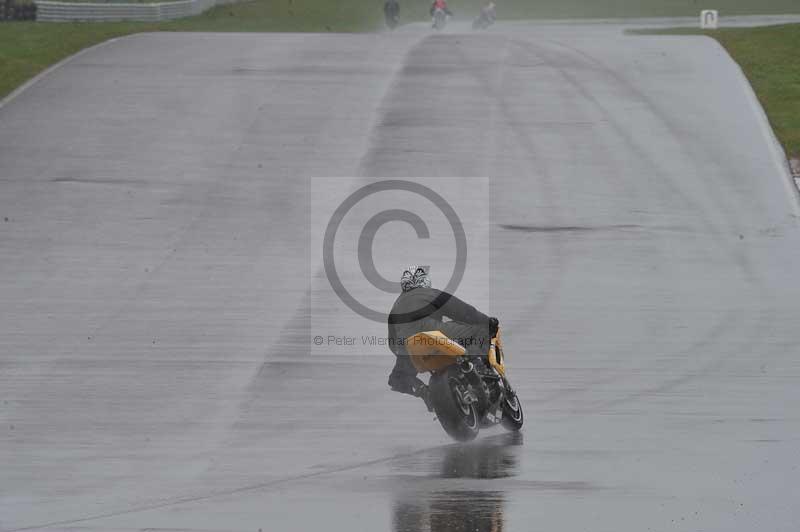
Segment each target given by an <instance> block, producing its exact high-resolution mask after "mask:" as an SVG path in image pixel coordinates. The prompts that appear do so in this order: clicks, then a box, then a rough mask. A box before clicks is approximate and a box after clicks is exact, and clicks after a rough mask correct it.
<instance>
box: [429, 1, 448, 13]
mask: <svg viewBox="0 0 800 532" xmlns="http://www.w3.org/2000/svg"><path fill="white" fill-rule="evenodd" d="M437 9H441V10H442V11H443V12H444V14H445V15H448V16H451V17H452V16H453V13H452V12H451V11H450V9H448V7H447V0H434V2H433V4H431V16H433V14H434V13H435V12H436V10H437Z"/></svg>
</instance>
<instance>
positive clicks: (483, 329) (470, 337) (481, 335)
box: [440, 321, 491, 356]
mask: <svg viewBox="0 0 800 532" xmlns="http://www.w3.org/2000/svg"><path fill="white" fill-rule="evenodd" d="M440 330H441V331H442V333H444V334H445V335H446V336H447V337H448V338H450V339H451V340H453V341H455V342H457V343H458V344H460V345H461V346H462V347H464V348H466V350H467V354H469V355H481V356H487V355H488V354H489V345H490V343H491V336H490V334H489V324H488V323H487V324H486V325H470V324H469V323H461V322H458V321H448V322H446V323H444V324H442V326H441V327H440Z"/></svg>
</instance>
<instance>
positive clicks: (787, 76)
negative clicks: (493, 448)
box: [636, 24, 800, 159]
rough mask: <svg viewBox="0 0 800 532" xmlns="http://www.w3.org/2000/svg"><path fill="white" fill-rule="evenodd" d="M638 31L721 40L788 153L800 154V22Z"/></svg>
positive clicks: (794, 156) (796, 156)
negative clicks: (799, 55) (704, 36)
mask: <svg viewBox="0 0 800 532" xmlns="http://www.w3.org/2000/svg"><path fill="white" fill-rule="evenodd" d="M636 33H647V34H650V35H652V34H661V35H707V36H709V37H712V38H714V39H716V40H717V41H719V43H720V44H722V46H724V47H725V49H726V50H727V51H728V53H729V54H730V55H731V57H733V59H734V61H736V62H737V63H738V64H739V66H741V67H742V70H743V71H744V73H745V75H746V76H747V79H748V80H750V84H751V85H752V86H753V89H754V90H755V92H756V95H757V96H758V99H759V100H760V101H761V105H762V106H763V107H764V110H765V111H766V113H767V117H768V118H769V121H770V123H771V124H772V128H773V130H774V131H775V134H776V135H777V137H778V140H780V142H781V144H783V149H784V150H785V151H786V155H787V156H788V157H789V158H790V159H792V158H800V60H799V59H798V50H800V24H786V25H782V26H767V27H760V28H722V29H719V30H714V31H702V30H692V29H670V30H655V31H647V32H636Z"/></svg>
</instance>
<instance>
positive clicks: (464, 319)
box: [388, 266, 499, 411]
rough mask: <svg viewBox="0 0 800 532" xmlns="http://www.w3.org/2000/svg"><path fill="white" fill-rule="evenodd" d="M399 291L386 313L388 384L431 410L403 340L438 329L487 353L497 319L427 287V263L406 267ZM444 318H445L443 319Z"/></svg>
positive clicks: (469, 348) (469, 350)
mask: <svg viewBox="0 0 800 532" xmlns="http://www.w3.org/2000/svg"><path fill="white" fill-rule="evenodd" d="M400 288H401V289H402V292H401V293H400V295H399V296H398V297H397V300H396V301H395V303H394V305H393V306H392V310H391V312H390V313H389V319H388V325H389V348H390V349H391V350H392V352H393V353H394V354H395V356H396V357H397V360H396V361H395V365H394V368H392V372H391V373H390V374H389V387H390V388H391V389H392V390H393V391H395V392H400V393H405V394H409V395H413V396H416V397H420V398H422V399H423V400H424V401H425V405H426V406H427V407H428V410H430V411H433V410H432V406H431V403H430V392H429V390H428V386H427V385H426V384H425V383H424V382H422V380H420V379H419V378H418V377H417V369H416V368H415V367H414V365H413V364H412V363H411V359H410V358H409V356H408V352H407V351H406V349H405V340H406V339H407V338H409V337H411V336H414V335H415V334H417V333H418V332H423V331H440V332H442V333H443V334H444V335H446V336H447V337H449V338H450V339H451V340H454V341H456V342H458V343H459V344H460V345H461V346H462V347H464V348H465V349H466V350H467V353H469V354H472V355H479V356H480V355H487V354H488V351H489V345H490V342H491V339H492V337H494V335H495V334H497V328H498V326H499V322H498V320H497V318H490V317H489V316H487V315H486V314H484V313H482V312H480V311H478V310H477V309H476V308H475V307H473V306H472V305H469V304H467V303H465V302H464V301H462V300H460V299H458V298H457V297H456V296H454V295H452V294H448V293H447V292H443V291H441V290H436V289H435V288H431V280H430V276H429V267H428V266H409V267H408V268H406V269H405V270H404V271H403V275H402V277H401V279H400ZM445 318H448V319H449V321H445Z"/></svg>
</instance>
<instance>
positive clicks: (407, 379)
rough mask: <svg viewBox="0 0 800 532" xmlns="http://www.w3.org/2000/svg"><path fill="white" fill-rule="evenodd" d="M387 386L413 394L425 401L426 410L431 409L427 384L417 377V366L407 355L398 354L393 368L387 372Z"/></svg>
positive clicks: (393, 389)
mask: <svg viewBox="0 0 800 532" xmlns="http://www.w3.org/2000/svg"><path fill="white" fill-rule="evenodd" d="M389 387H390V388H391V389H392V391H395V392H400V393H405V394H408V395H413V396H414V397H419V398H421V399H422V400H423V401H425V406H427V407H428V410H430V411H433V409H432V406H431V403H430V391H429V390H428V385H427V384H425V383H424V382H422V380H420V379H419V378H418V377H417V368H415V367H414V365H413V364H412V363H411V359H410V358H409V357H408V356H407V355H398V356H397V360H396V361H395V364H394V368H392V372H391V373H390V374H389Z"/></svg>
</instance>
